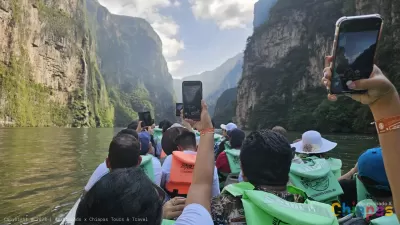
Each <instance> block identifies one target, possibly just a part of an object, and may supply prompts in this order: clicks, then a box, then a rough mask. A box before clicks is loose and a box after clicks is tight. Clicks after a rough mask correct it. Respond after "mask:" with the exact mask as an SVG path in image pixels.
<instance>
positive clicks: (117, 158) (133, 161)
mask: <svg viewBox="0 0 400 225" xmlns="http://www.w3.org/2000/svg"><path fill="white" fill-rule="evenodd" d="M139 156H140V144H139V140H138V139H136V138H135V137H134V136H132V135H130V134H120V135H117V136H115V137H114V138H113V140H112V141H111V143H110V147H109V149H108V160H109V162H110V166H111V169H118V168H128V167H133V166H137V165H138V162H139Z"/></svg>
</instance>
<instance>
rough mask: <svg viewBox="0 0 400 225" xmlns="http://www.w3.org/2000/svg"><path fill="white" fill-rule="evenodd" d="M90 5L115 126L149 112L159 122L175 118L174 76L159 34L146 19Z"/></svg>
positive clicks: (89, 3)
mask: <svg viewBox="0 0 400 225" xmlns="http://www.w3.org/2000/svg"><path fill="white" fill-rule="evenodd" d="M86 4H87V11H88V18H89V23H90V26H91V28H92V30H93V31H94V35H95V37H96V41H97V55H98V59H99V60H98V63H99V69H100V71H101V73H102V74H103V76H104V79H105V81H106V84H107V87H108V90H109V94H110V98H111V101H112V102H113V105H114V107H115V124H116V125H120V126H123V125H126V124H127V123H129V122H130V121H131V120H132V119H133V118H137V113H136V112H140V111H147V110H148V111H151V112H152V113H153V115H154V113H155V117H156V119H164V118H168V119H171V120H172V119H174V118H175V117H174V112H175V111H174V109H175V105H174V99H173V94H172V93H173V90H172V76H171V75H170V74H169V72H168V67H167V63H166V61H165V59H164V56H163V55H162V43H161V40H160V38H159V37H158V35H157V33H156V32H155V31H154V30H153V28H152V27H151V26H150V24H149V23H148V22H147V21H145V20H144V19H141V18H133V17H127V16H119V15H113V14H111V13H109V11H108V10H107V9H106V8H104V7H102V6H101V5H99V4H98V3H97V1H95V0H87V1H86Z"/></svg>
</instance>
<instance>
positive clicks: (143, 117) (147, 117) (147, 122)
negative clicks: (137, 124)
mask: <svg viewBox="0 0 400 225" xmlns="http://www.w3.org/2000/svg"><path fill="white" fill-rule="evenodd" d="M139 120H140V121H142V127H147V126H151V125H153V124H152V122H153V119H152V118H151V114H150V112H139Z"/></svg>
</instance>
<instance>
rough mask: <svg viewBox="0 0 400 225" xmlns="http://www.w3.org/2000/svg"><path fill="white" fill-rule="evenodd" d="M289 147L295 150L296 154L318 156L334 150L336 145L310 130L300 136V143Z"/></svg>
mask: <svg viewBox="0 0 400 225" xmlns="http://www.w3.org/2000/svg"><path fill="white" fill-rule="evenodd" d="M291 146H292V147H294V148H296V153H300V154H306V155H320V154H323V153H326V152H329V151H331V150H332V149H334V148H335V147H336V146H337V143H335V142H331V141H329V140H327V139H325V138H323V137H321V134H320V133H319V132H317V131H314V130H310V131H307V132H305V133H304V134H303V135H302V138H301V141H299V142H296V143H293V144H291Z"/></svg>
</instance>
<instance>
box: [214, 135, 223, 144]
mask: <svg viewBox="0 0 400 225" xmlns="http://www.w3.org/2000/svg"><path fill="white" fill-rule="evenodd" d="M221 139H222V135H220V134H214V143H217V142H220V141H221Z"/></svg>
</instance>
